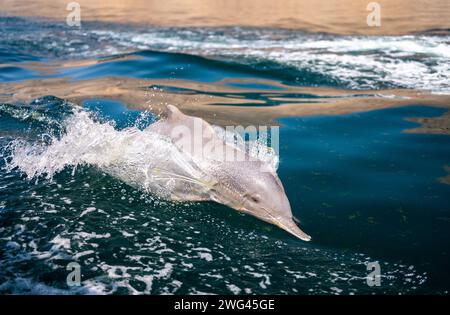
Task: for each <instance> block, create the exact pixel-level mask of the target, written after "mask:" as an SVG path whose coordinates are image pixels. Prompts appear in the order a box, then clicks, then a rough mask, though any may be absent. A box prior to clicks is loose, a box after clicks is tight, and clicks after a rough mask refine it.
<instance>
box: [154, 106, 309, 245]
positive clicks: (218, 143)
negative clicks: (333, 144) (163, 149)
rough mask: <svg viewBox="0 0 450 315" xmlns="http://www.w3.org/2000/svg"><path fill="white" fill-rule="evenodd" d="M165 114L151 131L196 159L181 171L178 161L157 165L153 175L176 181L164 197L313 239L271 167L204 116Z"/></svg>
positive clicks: (177, 112)
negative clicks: (223, 208) (225, 209)
mask: <svg viewBox="0 0 450 315" xmlns="http://www.w3.org/2000/svg"><path fill="white" fill-rule="evenodd" d="M166 116H167V117H166V118H164V119H161V120H159V121H158V122H156V123H154V124H152V125H150V126H149V127H148V128H147V129H148V131H150V132H152V133H157V134H159V135H161V136H163V137H167V138H168V139H169V141H172V142H173V144H175V145H176V146H177V147H178V149H179V150H181V151H182V152H183V153H184V154H185V155H187V156H190V158H191V159H192V162H193V163H189V165H188V166H186V165H185V166H184V167H181V168H177V169H173V165H176V163H175V164H172V166H171V170H170V172H167V170H166V169H165V168H164V167H161V169H158V168H153V170H152V175H153V176H155V179H157V178H167V177H165V176H169V177H172V179H174V181H173V180H172V187H171V189H170V194H169V195H168V196H166V198H168V199H171V200H178V201H215V202H218V203H221V204H224V205H227V206H229V207H231V208H233V209H235V210H238V211H241V212H243V213H247V214H250V215H253V216H255V217H257V218H258V219H261V220H263V221H265V222H268V223H271V224H275V225H277V226H279V227H280V228H282V229H283V230H286V231H287V232H289V233H291V234H293V235H295V236H296V237H298V238H300V239H302V240H304V241H309V240H310V239H311V237H310V236H309V235H307V234H306V233H304V232H303V231H302V230H300V229H299V227H298V226H297V225H296V224H295V223H294V221H293V216H292V212H291V207H290V204H289V200H288V198H287V196H286V193H285V191H284V188H283V185H282V183H281V181H280V179H279V178H278V176H277V174H276V170H275V169H274V168H273V167H271V166H270V165H269V164H268V163H266V162H262V161H260V160H256V159H252V158H251V157H249V155H248V154H247V153H246V152H244V151H242V150H240V149H239V148H237V147H235V146H232V145H230V144H229V143H227V142H226V141H224V140H223V138H221V137H219V136H218V134H217V133H216V130H215V129H214V128H213V127H212V126H211V125H210V124H209V123H207V122H206V121H204V120H203V119H201V118H198V117H193V116H188V115H185V114H183V113H182V112H181V111H180V110H178V108H176V107H175V106H172V105H169V106H167V113H166ZM230 157H234V158H230ZM170 159H172V160H173V159H175V160H177V157H176V156H172V157H170ZM167 160H169V158H168V159H167ZM183 163H184V164H186V162H183ZM186 170H188V171H186ZM155 174H156V175H155ZM158 174H160V176H159V177H158ZM173 183H175V184H173Z"/></svg>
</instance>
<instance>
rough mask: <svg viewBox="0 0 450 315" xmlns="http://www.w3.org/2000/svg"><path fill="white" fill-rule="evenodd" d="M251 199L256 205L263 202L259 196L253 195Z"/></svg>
mask: <svg viewBox="0 0 450 315" xmlns="http://www.w3.org/2000/svg"><path fill="white" fill-rule="evenodd" d="M250 199H251V200H252V201H253V202H255V203H258V202H260V201H261V197H260V196H259V195H253V196H251V197H250Z"/></svg>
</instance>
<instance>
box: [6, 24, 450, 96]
mask: <svg viewBox="0 0 450 315" xmlns="http://www.w3.org/2000/svg"><path fill="white" fill-rule="evenodd" d="M21 21H22V20H20V19H19V20H17V21H15V23H16V26H15V27H14V28H12V27H10V28H8V29H7V30H8V32H6V33H5V34H3V32H2V36H3V35H4V36H3V37H4V41H3V44H2V48H3V49H0V58H2V59H3V57H2V54H1V51H3V50H4V51H15V52H16V53H15V54H17V56H19V57H20V56H22V55H23V56H27V55H31V56H32V57H29V58H28V59H31V58H37V56H42V58H48V57H49V56H54V57H56V58H67V59H79V58H98V57H100V56H111V55H117V54H121V53H126V52H130V51H140V50H156V51H161V52H178V53H183V54H192V55H199V56H203V57H207V58H211V59H219V60H226V61H233V62H237V63H239V64H246V65H249V66H251V67H253V68H255V69H265V70H268V71H277V70H280V69H281V70H282V71H280V72H284V73H289V72H291V73H292V76H291V78H289V82H288V83H290V84H299V85H333V86H338V87H342V88H352V89H384V88H412V89H425V90H431V91H432V92H434V93H444V94H448V93H450V83H449V80H448V77H449V74H450V62H449V58H450V44H449V43H450V36H449V35H448V34H446V33H444V35H439V36H438V35H429V34H428V35H427V34H417V35H408V36H337V35H329V34H314V33H305V32H299V31H294V30H281V29H253V28H150V29H149V28H140V27H135V28H134V29H133V30H132V31H130V30H129V28H127V27H126V26H122V25H115V24H113V25H108V26H105V25H102V24H95V23H87V24H84V26H83V28H82V29H80V30H72V29H68V28H64V27H61V29H59V31H58V32H55V27H56V28H57V26H54V25H51V26H50V25H48V24H45V23H44V22H42V23H44V26H40V27H37V26H36V24H33V27H34V29H33V31H30V32H28V30H29V26H25V25H22V23H25V22H21ZM5 23H6V24H7V22H5V18H0V24H5ZM10 23H11V22H10ZM42 23H41V24H42ZM8 25H9V24H8ZM39 25H40V24H39ZM24 29H26V30H27V31H26V32H24ZM44 53H45V55H43V54H44ZM8 56H9V54H6V56H5V57H4V58H8ZM23 58H24V60H27V57H23ZM186 66H188V63H186ZM129 75H133V74H132V73H131V74H129ZM316 76H320V77H324V78H325V79H322V80H318V79H317V78H316Z"/></svg>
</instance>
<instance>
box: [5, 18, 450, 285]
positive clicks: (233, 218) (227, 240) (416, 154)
mask: <svg viewBox="0 0 450 315" xmlns="http://www.w3.org/2000/svg"><path fill="white" fill-rule="evenodd" d="M0 25H1V26H2V27H1V32H2V36H3V37H2V41H1V42H0V64H1V67H0V81H1V82H3V84H5V85H3V87H6V84H13V83H17V82H21V83H23V84H27V83H28V84H31V83H36V82H39V81H38V80H45V79H49V78H65V79H67V80H68V81H69V82H71V83H72V84H75V83H77V82H81V81H84V80H85V81H86V82H93V83H92V84H94V81H90V80H94V79H99V78H112V77H113V78H117V80H121V79H126V78H137V79H154V80H156V81H158V80H160V79H165V80H166V79H169V80H173V79H176V80H185V81H188V82H196V83H205V82H206V83H210V84H216V83H218V82H221V83H223V81H222V80H229V81H225V84H226V85H228V86H230V87H233V88H236V90H235V91H234V92H226V93H225V92H220V91H219V92H217V91H216V92H214V91H211V90H206V89H205V90H202V89H201V88H198V89H194V88H191V87H186V88H180V87H177V88H175V87H173V86H168V85H167V82H161V84H155V85H153V86H145V85H144V84H143V86H142V88H143V89H147V90H150V91H151V90H152V89H154V88H156V89H162V90H164V91H168V92H170V93H178V94H180V95H195V96H211V98H212V99H213V100H215V98H216V97H222V98H228V99H229V100H236V99H240V100H244V101H243V102H242V104H240V105H236V104H234V103H232V102H226V103H225V105H229V106H247V108H250V109H251V108H253V107H254V106H258V105H259V106H261V104H262V106H281V105H283V104H291V103H295V104H301V103H302V102H303V101H304V100H305V99H309V101H308V103H310V104H308V106H314V102H311V99H319V98H321V99H322V100H323V98H324V97H325V98H326V96H324V95H319V94H314V93H306V92H305V93H290V92H289V93H286V91H284V88H283V85H282V84H285V85H287V86H298V85H301V86H321V87H334V88H353V89H355V90H361V89H366V88H371V89H378V88H385V87H396V88H401V87H414V88H420V87H422V86H423V85H425V84H428V85H430V86H431V87H432V88H433V89H435V90H438V91H439V92H440V93H445V92H446V89H447V88H448V81H446V80H437V79H436V78H442V76H444V77H446V76H447V77H448V71H447V70H446V69H448V57H446V56H447V55H446V50H447V49H448V44H447V43H448V37H446V36H442V37H438V36H415V37H407V38H405V37H388V38H376V37H375V38H366V37H354V38H353V37H339V36H331V35H323V34H321V35H317V34H298V33H292V32H289V31H286V30H252V29H250V30H246V31H245V36H243V37H242V38H239V34H240V30H239V29H222V30H212V29H191V30H189V29H175V30H174V29H139V28H136V29H131V30H128V31H127V29H124V28H123V26H120V25H107V26H105V25H101V24H92V25H90V24H85V25H84V26H83V27H84V28H83V29H82V30H77V31H74V30H71V29H68V28H66V27H64V26H58V25H56V26H55V25H52V24H51V23H50V22H45V21H44V22H42V21H34V20H26V19H22V18H0ZM261 32H262V33H264V32H266V33H270V34H277V35H278V36H280V37H281V38H282V39H283V40H285V41H281V42H280V41H278V42H277V41H276V40H267V37H265V39H264V41H263V40H262V39H261V40H260V39H258V38H260V37H257V36H254V37H253V36H250V35H251V34H261ZM249 34H250V35H249ZM254 38H256V39H254ZM68 39H70V40H68ZM206 39H208V41H206V42H208V43H210V44H211V43H213V44H214V45H209V46H208V45H204V44H203V43H205V40H206ZM231 40H232V41H233V43H235V44H236V42H237V44H236V45H238V47H237V48H236V47H235V50H233V49H232V48H230V41H231ZM286 41H287V42H288V43H289V45H287V44H286V45H285V46H286V48H283V45H284V44H285V43H286ZM353 41H356V42H358V43H367V42H369V43H372V44H373V45H379V51H377V50H376V49H375V51H372V50H371V51H370V52H367V51H365V50H364V49H358V48H355V45H354V42H353ZM386 42H387V43H388V44H386ZM405 42H406V43H408V42H412V43H416V44H418V45H421V46H420V47H422V48H423V49H421V50H420V51H413V50H412V49H411V50H409V48H408V49H406V48H404V47H405V45H404V44H405ZM283 43H284V44H283ZM305 43H307V44H308V45H306V44H305ZM315 44H317V45H316V46H314V45H315ZM324 45H325V46H326V51H322V50H320V49H319V48H318V47H323V46H324ZM386 45H388V46H389V47H390V50H389V52H386V50H385V48H386ZM243 47H244V48H246V49H247V50H244V51H243ZM289 47H290V48H289ZM311 47H313V48H311ZM372 47H373V46H372ZM406 47H407V45H406ZM439 47H441V48H439ZM266 48H268V49H266ZM275 48H276V49H275ZM274 49H275V50H276V52H275V53H274V52H273V50H274ZM269 50H270V51H269ZM424 51H425V52H424ZM405 54H409V55H408V56H409V57H410V58H413V59H414V60H415V62H414V63H411V64H407V58H405ZM331 55H333V56H334V57H333V58H334V59H329V58H331V57H330V56H331ZM341 56H345V58H344V57H342V59H340V58H341ZM84 59H88V60H91V61H92V60H95V61H98V63H94V64H92V63H90V64H89V65H84V66H75V67H65V66H61V65H60V64H59V63H60V62H62V61H73V60H75V61H79V60H84ZM330 60H332V61H330ZM361 60H362V61H363V62H362V63H361ZM380 62H381V63H382V62H385V63H384V66H383V65H381V66H380V64H379V63H380ZM397 65H398V68H397ZM405 65H406V66H409V67H411V68H410V72H407V73H402V72H401V69H403V67H405ZM379 67H384V68H385V69H384V70H383V71H384V72H383V73H379V70H380V68H379ZM350 69H351V70H354V71H353V72H351V71H349V70H350ZM402 78H403V79H402ZM236 79H245V80H246V82H244V83H243V82H235V80H236ZM260 80H266V81H265V82H273V84H270V83H261V81H260ZM71 83H69V87H70V84H71ZM8 86H10V85H8ZM3 87H2V91H1V97H2V100H3V101H2V103H3V104H2V105H1V107H0V146H1V159H0V292H1V293H40V294H48V293H58V294H59V293H61V294H64V293H69V294H71V293H80V294H87V293H114V294H136V293H147V294H161V293H175V294H186V293H219V294H230V293H240V294H268V293H275V294H337V293H339V294H372V293H375V294H381V293H390V294H399V293H401V294H417V293H427V294H429V293H441V294H447V293H448V291H449V284H448V283H449V281H450V278H449V276H448V272H446V268H447V266H448V264H449V262H450V259H449V256H448V255H449V253H448V249H449V244H450V199H449V196H450V186H449V185H448V184H445V183H444V182H443V181H442V180H439V179H440V178H442V177H444V176H446V175H447V172H446V171H445V166H446V165H450V137H449V136H448V135H439V134H416V133H408V132H405V130H408V129H412V128H416V127H417V126H418V124H417V123H413V122H410V121H407V120H406V118H412V117H438V116H441V115H442V114H444V113H445V110H444V109H441V108H436V107H430V106H426V104H415V105H412V106H406V107H400V108H388V109H383V110H375V111H367V112H363V113H354V114H346V115H323V116H318V117H294V118H292V117H290V118H286V117H283V115H280V116H279V117H277V122H278V123H280V124H281V128H280V151H279V157H280V165H279V169H278V174H279V176H280V179H281V180H282V182H283V185H284V187H285V190H286V193H287V195H288V197H289V200H290V202H291V205H292V209H293V213H294V215H295V216H296V217H297V218H299V219H300V225H301V227H302V229H304V230H305V231H306V232H308V234H310V235H311V236H312V238H313V239H312V241H311V242H309V243H305V242H302V241H299V240H297V239H295V238H293V237H291V236H290V235H288V234H287V233H285V232H284V231H282V230H280V229H278V228H277V227H275V226H272V225H268V224H266V223H264V222H261V221H259V220H257V219H255V218H252V217H249V216H246V215H241V214H239V213H237V212H236V211H233V210H231V209H229V208H227V207H225V206H221V205H218V204H215V203H171V202H167V201H164V200H159V199H158V198H155V197H154V196H152V195H149V194H147V193H144V192H142V191H140V190H139V189H135V188H133V187H132V186H130V185H129V184H128V183H126V182H123V181H121V180H119V179H118V178H116V177H114V176H111V175H109V174H108V173H106V172H104V171H102V169H101V167H99V166H98V165H97V164H84V165H77V166H76V167H74V166H73V165H70V163H69V164H67V165H66V167H65V168H63V169H62V170H61V171H59V172H56V173H55V175H54V176H53V177H52V178H51V179H46V178H44V177H43V176H41V177H38V178H33V179H27V178H26V175H27V173H26V172H23V171H21V170H19V169H17V168H15V169H12V170H11V169H8V168H7V167H6V165H8V163H10V162H11V160H12V159H14V156H12V155H11V154H12V152H14V150H13V147H11V143H17V142H14V141H17V140H20V141H22V142H21V143H26V144H28V145H30V146H32V147H33V146H36V148H38V147H39V148H42V147H45V146H46V145H49V144H51V143H52V141H55V139H58V138H60V137H61V136H62V135H64V134H66V133H67V132H68V131H67V128H68V127H69V125H68V120H67V119H70V117H73V116H74V115H76V114H74V108H76V107H77V105H76V104H72V103H70V102H68V101H65V100H62V99H60V98H57V97H54V96H51V95H52V90H51V88H50V90H47V91H46V93H45V94H43V95H39V97H38V98H37V99H35V100H33V101H24V100H22V99H17V98H15V97H14V93H18V92H20V90H18V88H17V89H16V90H15V89H14V86H12V88H9V89H8V90H5V91H3ZM253 89H257V90H253ZM11 90H12V91H13V92H12V93H11ZM55 94H56V91H55ZM373 94H375V92H374V91H372V90H370V91H367V95H373ZM45 95H47V96H45ZM149 97H150V96H149ZM347 97H348V98H351V99H354V101H355V102H358V97H357V96H356V95H348V96H347ZM33 98H35V97H33ZM81 98H82V100H81V101H80V102H79V104H78V105H81V106H82V107H83V108H84V110H85V111H87V112H88V113H90V114H91V119H92V121H95V122H98V123H99V124H100V123H103V124H105V123H110V124H112V125H113V126H114V128H115V129H116V130H118V131H120V132H119V133H118V135H120V134H122V133H124V132H127V130H128V129H129V128H131V127H133V126H137V127H138V128H139V129H141V130H142V129H144V128H145V127H146V126H148V125H149V124H151V123H153V122H154V121H155V120H157V119H158V117H157V115H156V114H155V113H151V112H150V113H143V112H142V111H140V110H134V109H127V107H126V106H125V105H124V104H123V102H121V101H120V100H118V99H114V98H98V97H91V96H85V97H81ZM150 100H151V98H150ZM318 101H319V100H318ZM257 102H262V103H257ZM218 105H224V103H220V102H219V103H218V102H216V101H212V102H211V103H210V104H209V106H211V107H213V106H218ZM95 126H97V125H95ZM80 128H82V127H80ZM95 128H96V127H95ZM95 128H94V129H92V132H93V133H94V134H95V133H96V132H97V133H98V134H99V136H101V132H103V131H102V130H103V129H100V128H98V129H95ZM108 140H111V139H108ZM113 143H114V142H113ZM63 149H64V147H63ZM69 149H70V148H67V152H70V150H69ZM35 153H36V152H30V154H31V155H33V154H35ZM148 154H152V152H149V153H148ZM42 163H44V162H42ZM52 163H57V161H45V165H48V166H49V167H51V166H52ZM36 168H39V165H36ZM73 261H75V262H78V263H79V264H80V265H81V271H82V277H81V278H82V279H81V280H82V285H81V286H80V287H71V288H69V287H68V286H67V283H66V277H67V274H68V271H67V270H66V266H67V264H68V263H70V262H73ZM375 261H378V262H379V263H380V266H381V286H380V287H370V286H368V285H367V283H366V276H367V274H368V273H369V271H367V269H366V264H367V263H368V262H375Z"/></svg>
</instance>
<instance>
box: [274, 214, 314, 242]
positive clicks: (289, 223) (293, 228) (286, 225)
mask: <svg viewBox="0 0 450 315" xmlns="http://www.w3.org/2000/svg"><path fill="white" fill-rule="evenodd" d="M274 223H275V225H277V226H279V227H280V228H282V229H283V230H285V231H287V232H289V233H291V234H292V235H294V236H296V237H298V238H299V239H301V240H303V241H306V242H308V241H310V240H311V236H309V235H308V234H306V233H305V232H303V231H302V230H300V228H299V227H298V226H297V224H295V222H294V221H293V220H292V219H291V218H277V219H276V220H275V221H274Z"/></svg>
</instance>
